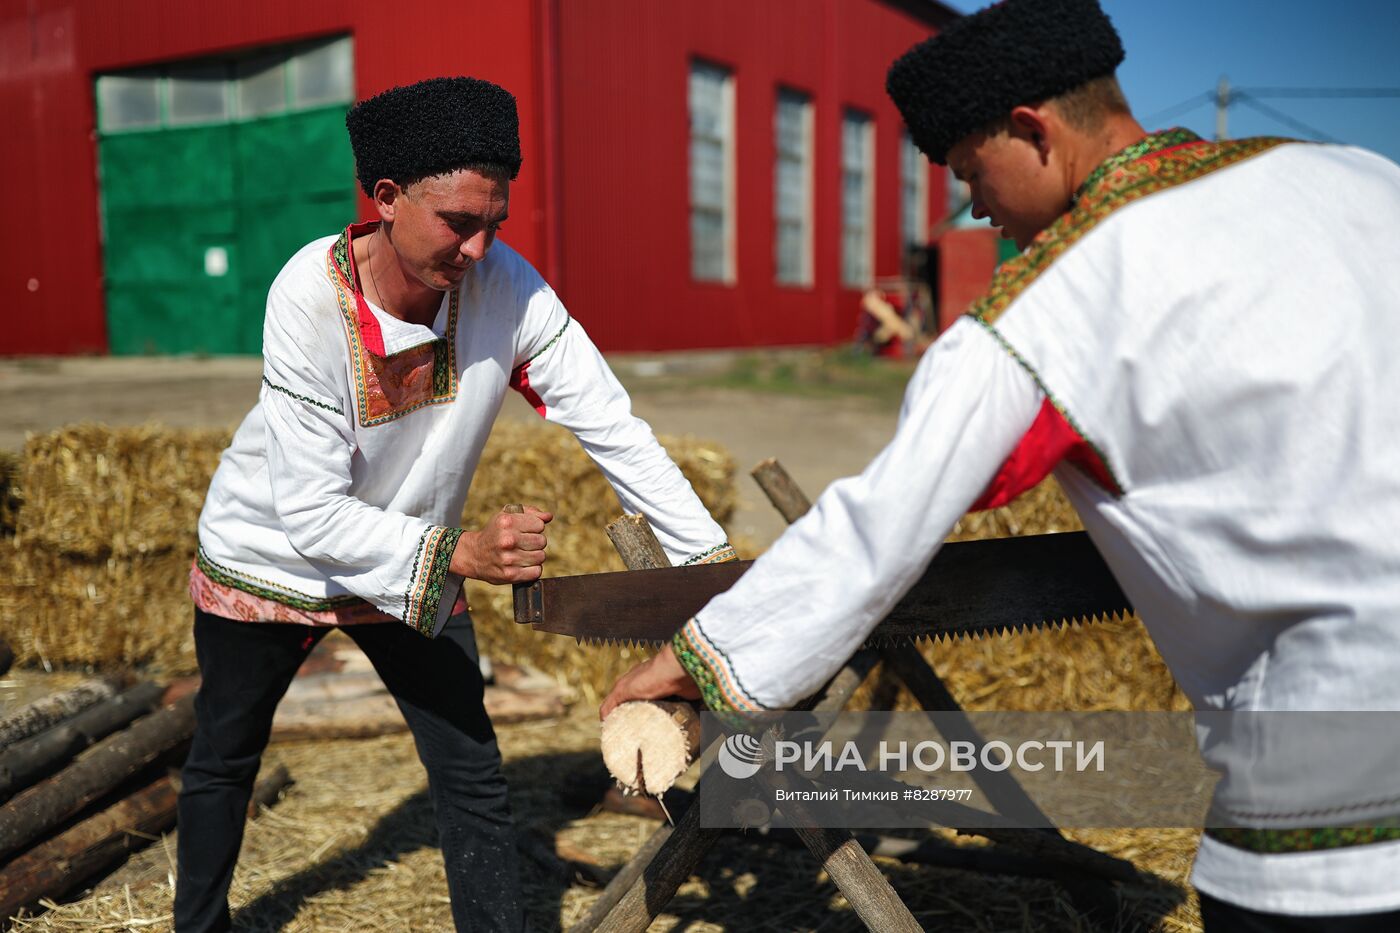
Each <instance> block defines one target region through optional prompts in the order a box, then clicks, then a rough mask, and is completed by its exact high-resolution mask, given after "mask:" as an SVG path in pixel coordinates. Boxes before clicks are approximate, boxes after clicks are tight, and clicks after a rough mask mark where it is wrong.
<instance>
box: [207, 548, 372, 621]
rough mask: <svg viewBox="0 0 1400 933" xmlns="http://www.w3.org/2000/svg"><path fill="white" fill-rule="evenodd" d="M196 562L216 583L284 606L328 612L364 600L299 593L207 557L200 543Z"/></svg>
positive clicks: (348, 596)
mask: <svg viewBox="0 0 1400 933" xmlns="http://www.w3.org/2000/svg"><path fill="white" fill-rule="evenodd" d="M195 566H196V567H198V568H199V570H200V572H201V573H203V574H204V575H205V576H206V577H208V578H209V579H211V580H213V581H214V582H215V583H221V584H223V585H224V586H231V587H233V588H234V589H236V590H242V591H243V592H245V593H248V594H250V595H252V596H257V597H258V598H260V599H270V600H272V601H273V602H278V603H282V604H283V605H284V606H291V607H292V608H293V609H301V610H304V611H306V612H327V611H329V610H332V609H339V608H342V607H345V606H353V605H355V604H356V603H359V602H363V600H361V599H360V597H358V596H351V595H345V596H321V597H317V596H308V595H307V594H305V593H299V592H297V591H296V590H293V589H288V588H287V587H285V586H281V585H280V584H277V583H273V582H272V581H271V580H263V579H261V578H259V577H254V576H248V575H245V574H240V573H238V572H237V571H235V570H231V569H229V568H228V567H224V566H222V565H220V564H216V563H215V562H214V561H212V560H210V559H209V555H208V554H205V553H204V548H202V547H201V548H200V549H199V551H198V553H197V554H196V555H195Z"/></svg>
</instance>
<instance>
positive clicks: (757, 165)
mask: <svg viewBox="0 0 1400 933" xmlns="http://www.w3.org/2000/svg"><path fill="white" fill-rule="evenodd" d="M545 2H546V4H547V5H550V4H551V0H545ZM903 5H904V4H890V3H882V2H879V0H765V2H762V3H754V2H753V0H709V2H706V3H663V2H656V0H564V2H562V3H559V4H557V5H556V6H553V10H554V11H555V12H556V13H557V15H558V42H559V47H560V68H559V81H560V90H559V101H560V112H561V123H560V145H559V150H560V152H561V158H560V160H559V166H560V168H559V174H560V189H561V191H562V200H563V205H564V210H563V217H562V225H561V228H560V233H559V236H560V241H561V243H562V257H561V263H560V269H561V272H562V275H561V276H560V277H559V279H558V281H557V282H556V285H557V286H558V287H559V290H560V292H561V295H562V296H563V298H564V300H565V302H566V303H567V304H568V305H569V307H570V310H571V311H572V312H573V313H574V314H575V315H576V316H577V317H578V318H579V320H580V321H582V322H583V323H584V325H585V326H586V327H587V328H588V329H589V331H590V333H591V334H592V335H593V336H594V339H595V340H596V341H597V342H598V343H599V344H600V345H602V346H603V347H605V348H608V349H615V350H663V349H675V348H691V347H734V346H762V345H781V344H801V343H832V342H836V341H841V340H845V339H848V338H849V337H850V336H851V334H852V332H853V331H854V327H855V322H856V318H857V314H858V303H859V293H858V292H855V291H852V290H849V289H845V288H843V287H841V285H840V283H839V279H840V254H839V250H840V219H841V218H840V188H841V178H840V171H841V168H840V151H841V137H840V134H841V117H842V112H843V110H844V109H845V108H846V107H848V106H849V107H856V108H859V109H861V110H863V111H865V112H866V113H869V114H871V115H872V116H873V117H874V119H875V134H876V142H875V151H876V168H875V185H876V194H875V231H876V242H875V274H876V276H877V277H878V276H889V275H896V274H898V273H899V272H900V260H901V256H900V252H901V248H900V242H899V239H900V224H899V200H900V194H899V191H900V177H899V142H900V134H901V131H902V127H903V123H902V121H901V120H900V117H899V113H898V111H897V110H896V109H895V107H894V105H893V104H892V103H891V102H890V100H889V98H888V97H887V96H886V94H885V91H884V82H885V71H886V69H887V68H888V67H889V64H890V62H892V61H893V60H894V59H895V58H896V57H898V56H899V55H900V54H901V53H903V52H904V51H905V50H906V49H908V48H909V46H911V45H913V44H914V43H915V42H917V41H919V40H921V39H923V38H925V37H927V36H929V35H931V34H932V32H933V30H932V28H931V27H930V26H929V25H928V23H927V22H925V21H923V20H922V19H920V18H918V17H916V16H913V15H910V14H909V13H906V12H903V11H902V10H901V9H899V7H900V6H903ZM929 6H932V4H929ZM695 58H700V59H704V60H706V61H709V62H712V63H715V64H719V65H722V66H725V67H727V68H730V69H732V71H733V76H734V87H735V118H734V123H735V183H736V192H735V205H736V212H737V218H736V238H737V242H736V245H735V261H736V281H735V282H734V284H732V285H718V284H712V283H697V282H693V281H692V280H691V275H690V245H689V230H690V224H689V206H688V197H689V176H688V152H689V117H688V112H687V81H688V73H689V67H690V62H691V61H692V60H693V59H695ZM779 86H785V87H790V88H793V89H796V90H800V91H804V92H806V93H808V94H810V95H811V97H812V101H813V105H814V116H815V128H814V145H815V150H816V151H815V160H814V164H813V185H814V204H813V223H814V232H813V249H814V279H815V281H814V283H813V285H812V286H811V287H803V288H797V287H790V286H780V285H777V284H776V283H775V281H774V264H775V260H774V246H773V237H774V216H773V161H774V139H773V108H774V103H775V99H776V95H777V89H778V87H779ZM929 188H930V191H929V203H930V208H931V209H930V216H931V217H937V216H938V210H937V207H938V206H941V205H942V204H943V203H944V197H945V195H944V189H943V173H942V172H937V171H934V172H930V178H929Z"/></svg>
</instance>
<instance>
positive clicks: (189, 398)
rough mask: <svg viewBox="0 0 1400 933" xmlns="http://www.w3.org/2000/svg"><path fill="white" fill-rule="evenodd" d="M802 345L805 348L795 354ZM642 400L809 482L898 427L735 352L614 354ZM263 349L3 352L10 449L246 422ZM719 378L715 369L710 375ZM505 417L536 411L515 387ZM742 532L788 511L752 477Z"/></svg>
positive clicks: (749, 457)
mask: <svg viewBox="0 0 1400 933" xmlns="http://www.w3.org/2000/svg"><path fill="white" fill-rule="evenodd" d="M800 356H801V351H795V352H794V354H793V357H794V359H796V358H798V357H800ZM610 360H611V361H612V363H613V366H614V368H615V369H616V371H617V373H618V375H619V377H620V378H621V379H622V381H623V383H624V384H625V385H626V386H627V387H628V390H629V391H630V392H631V394H632V398H633V407H634V410H635V411H636V412H637V414H638V415H640V416H641V417H642V418H644V419H646V420H647V421H648V422H650V424H651V425H652V427H653V429H655V430H656V432H657V433H658V434H692V435H695V436H697V437H702V438H707V439H711V440H715V441H719V442H720V443H722V444H724V445H725V446H726V447H728V448H729V450H730V451H731V452H732V453H733V455H734V458H735V460H736V462H737V463H738V465H739V469H740V472H741V473H746V472H747V470H748V469H749V468H750V467H751V466H753V465H754V464H755V463H757V462H758V461H759V460H762V459H763V458H764V457H777V458H778V459H779V460H780V461H781V462H782V463H783V464H784V465H785V466H786V467H787V468H788V471H789V472H790V473H792V475H793V477H794V478H795V479H796V480H797V482H798V483H799V484H800V485H801V486H802V488H803V489H805V490H806V491H807V493H808V494H809V495H811V496H813V497H814V498H815V496H816V495H817V494H818V493H819V492H820V491H821V490H822V489H825V488H826V486H827V484H829V483H830V482H831V481H832V480H834V479H837V478H839V477H842V476H846V475H849V474H852V473H858V472H860V470H861V469H863V468H864V467H865V465H866V464H867V463H868V462H869V461H870V460H871V458H872V457H874V456H875V454H876V453H878V452H879V451H880V449H881V448H882V447H883V446H884V445H885V443H886V442H887V441H888V440H889V438H890V437H891V436H892V435H893V433H894V426H895V417H896V412H897V405H896V404H895V403H893V402H892V401H891V400H890V399H889V398H887V397H886V398H872V397H867V396H861V395H833V394H826V395H821V396H811V395H801V394H787V393H781V392H772V391H749V390H742V389H733V388H720V387H714V386H711V385H706V384H705V383H706V381H707V379H706V377H707V376H712V375H714V374H716V373H720V372H723V371H724V370H725V368H726V367H728V366H730V365H731V364H732V363H733V360H734V358H733V356H732V355H730V354H724V353H700V354H668V355H656V356H639V355H618V356H615V357H610ZM261 376H262V361H261V359H260V358H258V357H211V358H189V357H152V358H144V357H66V358H25V359H17V358H12V359H0V450H18V449H20V448H21V447H22V446H23V444H24V437H25V434H26V432H30V431H48V430H52V429H54V428H57V427H60V426H62V425H65V424H71V423H74V422H80V421H95V422H102V423H106V424H112V425H136V424H144V423H149V422H154V423H159V424H166V425H170V426H172V427H223V426H231V425H234V424H237V423H238V421H239V420H240V419H241V418H242V417H243V416H244V414H246V413H247V411H248V409H249V408H251V407H252V405H253V403H254V402H256V400H257V397H258V386H259V383H260V381H261ZM709 381H713V380H709ZM507 396H508V398H507V401H506V406H505V409H504V411H503V414H502V417H506V418H513V419H521V420H523V419H530V418H534V417H536V415H535V414H534V412H532V411H531V410H530V408H529V406H527V405H526V404H525V403H524V401H523V400H522V399H520V397H519V396H517V395H516V394H515V393H513V392H510V393H507ZM739 491H740V495H741V500H742V501H741V505H740V508H739V510H738V512H737V513H736V515H735V520H734V522H733V524H732V525H731V528H730V530H731V532H732V533H735V534H741V535H746V536H748V537H750V538H751V539H753V540H754V541H755V543H757V544H759V545H767V544H768V543H770V542H771V541H772V540H773V539H774V538H775V537H777V535H778V534H779V533H780V532H781V531H782V525H783V523H782V520H781V519H780V518H779V517H778V515H777V513H776V512H775V511H774V510H773V509H772V507H771V506H770V505H769V504H768V503H767V501H766V500H765V499H764V498H763V494H762V493H761V492H760V491H759V490H758V487H757V486H755V485H754V484H753V483H752V482H751V481H750V480H748V479H747V477H746V476H745V477H741V478H740V480H739Z"/></svg>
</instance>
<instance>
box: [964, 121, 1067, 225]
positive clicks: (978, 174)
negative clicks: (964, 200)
mask: <svg viewBox="0 0 1400 933" xmlns="http://www.w3.org/2000/svg"><path fill="white" fill-rule="evenodd" d="M948 167H949V168H951V169H952V170H953V174H954V175H955V176H956V177H957V178H958V179H959V180H960V181H965V182H967V184H968V187H969V188H970V189H971V193H972V216H973V217H976V218H979V219H980V218H983V217H989V218H991V221H992V224H993V225H995V226H997V227H1000V228H1001V234H1002V236H1004V237H1006V238H1007V239H1011V240H1015V241H1016V247H1017V249H1025V248H1026V247H1027V246H1029V245H1030V242H1031V240H1033V239H1035V235H1036V234H1037V233H1039V232H1040V231H1042V230H1044V229H1045V228H1046V227H1048V226H1050V224H1051V223H1053V222H1054V221H1055V219H1056V218H1057V217H1059V216H1060V215H1061V214H1063V213H1064V212H1065V211H1066V210H1067V209H1068V208H1069V199H1070V195H1071V194H1072V192H1070V191H1066V190H1065V185H1064V178H1063V173H1061V172H1060V171H1059V170H1058V167H1057V166H1056V164H1055V160H1054V159H1052V158H1051V157H1050V154H1049V153H1047V152H1046V150H1045V149H1044V147H1042V146H1041V145H1039V144H1038V140H1036V139H1035V138H1033V137H1032V136H1031V135H1030V134H1029V133H1024V132H1022V131H1020V130H1019V128H1016V127H1013V128H1012V130H1011V131H1009V132H1001V133H996V134H993V135H989V134H987V133H981V132H978V133H973V134H972V135H970V136H967V137H964V138H963V139H961V140H959V141H958V143H957V144H956V145H955V146H953V148H951V149H949V150H948Z"/></svg>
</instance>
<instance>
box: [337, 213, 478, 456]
mask: <svg viewBox="0 0 1400 933" xmlns="http://www.w3.org/2000/svg"><path fill="white" fill-rule="evenodd" d="M358 230H359V228H358V227H352V228H350V229H347V230H346V231H345V232H344V233H342V234H341V235H340V238H339V239H338V240H336V242H335V244H334V245H333V246H332V247H331V248H330V251H329V253H328V254H327V256H326V273H327V275H329V276H330V279H331V285H332V286H333V287H334V288H335V292H336V299H337V301H338V303H339V305H340V314H341V319H342V321H343V323H344V325H345V337H346V340H347V342H348V343H349V347H350V365H351V378H352V381H353V382H354V384H355V402H356V405H355V408H356V410H357V411H358V413H359V415H358V417H359V422H360V426H361V427H366V428H372V427H375V426H377V425H381V424H386V423H387V422H390V421H393V420H394V419H395V418H399V417H402V416H403V415H406V414H408V413H409V412H413V411H417V410H418V409H420V408H423V407H425V406H428V405H439V404H442V403H444V402H451V401H452V400H453V399H455V398H456V397H457V314H458V307H459V304H460V300H461V297H460V291H459V290H458V289H453V290H452V292H451V293H450V294H449V296H448V304H447V332H446V336H445V337H442V338H439V339H438V340H434V341H432V342H431V343H426V344H423V345H422V346H417V347H411V348H409V349H407V350H404V351H403V352H401V353H395V354H393V355H389V356H384V355H380V354H377V353H375V352H373V349H372V348H371V347H370V345H369V342H368V341H367V340H366V338H365V333H364V330H365V328H364V326H363V325H364V324H370V325H371V326H373V315H372V314H371V313H370V311H369V308H368V306H367V305H366V304H365V300H364V297H363V296H362V295H361V294H360V293H359V292H358V290H357V289H356V288H355V286H354V281H355V273H354V265H353V260H352V258H351V250H350V238H351V235H352V233H355V232H358ZM366 319H368V320H366ZM380 343H381V345H382V341H381V342H380Z"/></svg>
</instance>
